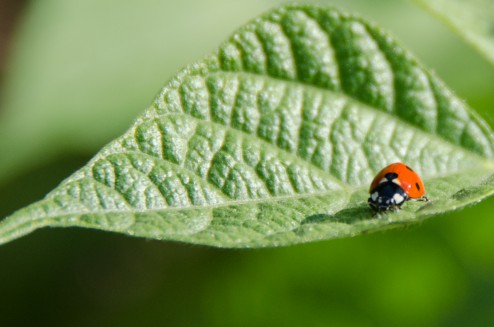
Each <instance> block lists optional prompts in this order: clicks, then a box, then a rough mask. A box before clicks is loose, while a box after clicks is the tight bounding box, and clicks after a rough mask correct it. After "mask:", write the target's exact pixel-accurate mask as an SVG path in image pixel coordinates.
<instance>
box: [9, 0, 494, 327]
mask: <svg viewBox="0 0 494 327" xmlns="http://www.w3.org/2000/svg"><path fill="white" fill-rule="evenodd" d="M44 3H48V2H47V1H38V2H32V5H33V7H30V8H28V11H27V13H26V21H25V22H26V23H29V21H30V20H32V19H34V18H36V20H40V23H39V24H34V25H30V26H28V25H24V24H21V25H20V31H21V36H22V35H26V34H32V35H33V36H32V37H31V38H27V39H25V40H26V41H25V43H26V44H25V45H24V46H23V47H22V48H23V49H24V50H22V51H20V50H19V47H18V50H17V51H15V52H14V54H15V55H14V56H13V57H12V60H13V61H12V62H15V61H16V60H20V59H19V56H20V57H23V56H32V57H33V58H34V57H35V56H36V52H35V51H34V50H36V49H37V48H34V46H35V45H36V44H35V43H40V42H43V43H44V45H45V46H50V45H52V44H53V42H45V39H44V38H43V37H41V36H40V35H37V34H36V33H41V32H43V33H45V32H44V31H45V30H53V29H54V28H53V27H52V25H51V24H53V23H55V22H58V23H59V24H60V27H58V28H62V29H63V28H64V27H67V26H69V25H70V24H71V21H74V18H75V16H76V15H77V14H78V11H77V10H70V6H69V5H68V2H67V1H64V3H65V4H66V5H64V6H61V5H59V6H57V8H52V9H46V10H42V7H43V6H44ZM106 3H109V2H108V1H107V2H106ZM153 3H154V4H157V3H160V6H163V8H165V9H162V10H161V12H164V11H165V12H166V13H168V14H169V15H170V16H171V17H174V16H177V17H178V16H179V15H178V13H180V10H178V9H175V8H174V7H175V6H177V5H178V6H181V5H180V2H171V1H170V2H166V1H155V2H153ZM201 3H204V5H203V6H202V7H200V6H199V7H198V11H199V14H197V15H196V16H193V17H195V18H192V19H187V20H186V21H184V26H185V27H184V28H183V29H182V30H181V33H180V35H178V34H177V40H179V41H178V42H182V45H178V46H175V47H173V48H172V49H171V50H169V51H177V55H176V57H177V58H178V59H177V61H176V62H175V63H174V62H173V61H172V60H169V58H167V56H165V55H163V53H164V52H161V54H159V55H158V56H157V57H160V58H159V59H160V60H159V62H162V63H165V64H170V67H173V68H169V70H167V71H166V72H163V73H162V74H161V75H160V76H158V77H156V76H154V75H153V74H154V73H146V74H143V75H141V76H144V78H142V79H140V80H138V79H134V78H133V79H131V81H132V83H133V84H134V85H135V87H139V85H140V83H147V82H148V80H147V79H148V78H155V81H156V83H157V84H156V85H151V86H150V87H151V90H150V89H146V88H143V89H142V90H141V91H142V92H147V93H146V94H141V95H139V96H138V98H139V99H141V100H132V101H135V102H134V103H133V104H132V105H129V106H128V107H127V106H126V108H130V109H129V110H136V111H134V112H132V113H122V114H123V115H126V117H127V119H129V121H123V120H125V119H122V122H120V124H121V125H120V127H115V129H114V130H113V132H112V134H107V135H106V136H104V137H101V138H100V139H99V141H94V143H93V145H89V146H84V147H78V146H76V144H85V142H87V141H88V140H91V137H92V136H91V135H98V133H94V134H93V133H91V132H92V131H84V130H83V129H79V131H80V132H77V133H76V134H78V135H80V136H81V139H80V140H79V141H77V142H75V141H74V143H73V144H75V145H74V146H70V149H69V150H71V151H78V152H80V151H81V149H82V151H84V153H86V154H87V153H93V152H94V151H96V150H97V148H98V147H99V146H101V145H102V144H104V143H105V142H106V141H107V140H109V139H111V138H112V137H113V136H114V135H117V134H119V133H120V132H122V131H123V129H124V128H125V127H126V126H128V125H129V124H130V122H131V120H132V119H133V118H132V117H135V115H136V114H137V111H139V110H142V108H144V107H146V106H147V104H149V103H150V100H151V99H152V97H153V95H154V93H155V91H152V89H154V90H156V91H157V90H158V89H159V88H160V87H161V86H162V85H161V83H162V81H163V80H166V78H167V77H170V76H171V75H172V74H173V72H174V71H177V70H178V69H180V68H181V66H183V65H184V64H186V63H188V62H192V61H193V60H194V58H200V57H202V55H203V54H204V53H207V52H209V51H210V50H211V48H212V47H214V46H215V45H216V44H218V42H219V41H221V40H222V39H224V38H225V37H226V36H227V35H228V34H229V32H230V31H233V29H234V28H235V27H236V26H239V25H240V24H241V23H243V22H245V21H247V20H248V19H250V18H251V17H254V16H256V15H258V14H260V13H262V12H263V11H265V10H267V9H268V8H270V7H272V6H274V5H275V4H274V3H273V2H272V1H262V2H261V1H259V2H257V3H256V2H254V3H253V2H252V1H235V2H231V1H223V2H222V1H204V2H201ZM328 3H329V1H328ZM189 4H190V2H187V3H186V4H185V7H187V8H185V9H183V14H184V16H180V17H187V15H188V14H191V13H193V10H194V8H195V6H192V5H189ZM330 4H334V5H338V6H340V7H342V8H345V9H346V10H348V11H357V12H360V13H361V14H362V15H364V16H366V17H370V18H373V19H374V20H375V21H377V22H378V23H379V24H380V25H381V26H383V27H384V28H386V29H387V30H390V31H392V32H393V33H394V34H397V35H398V38H399V39H401V40H402V43H403V44H405V45H406V46H407V47H408V48H411V49H412V50H413V51H414V52H415V54H416V55H417V57H419V58H420V59H421V60H422V61H424V62H425V63H426V65H427V66H429V67H432V68H434V69H435V70H436V72H437V73H438V75H439V76H440V77H442V78H443V79H445V80H446V83H447V84H448V85H450V86H452V88H453V89H454V90H455V91H456V93H457V94H459V95H460V96H461V97H462V98H464V99H466V101H467V102H468V103H469V104H470V105H471V106H472V107H474V108H475V109H477V110H478V111H480V112H481V113H482V115H483V116H484V117H486V118H487V120H488V121H489V122H490V123H491V126H492V122H493V120H492V117H494V112H493V111H491V110H492V108H493V106H492V103H493V102H494V96H493V92H492V87H493V85H494V73H493V70H492V67H490V66H488V65H487V64H486V63H485V61H483V60H482V59H481V58H479V57H478V56H477V55H476V52H475V51H473V50H472V49H469V48H468V46H466V45H464V44H463V43H462V42H461V41H460V40H459V39H458V38H457V37H456V36H455V35H453V34H452V33H450V32H449V31H448V30H447V28H445V27H444V26H442V25H441V24H440V23H439V22H436V21H434V20H433V19H432V18H430V17H428V16H427V14H425V13H421V12H420V9H418V8H414V7H412V6H411V5H410V4H409V3H408V2H405V1H395V0H389V1H379V2H378V1H367V0H362V1H352V2H349V1H335V2H331V3H330ZM122 5H123V6H130V4H122V3H121V2H119V3H118V4H114V5H113V6H110V5H103V4H101V3H100V2H98V4H95V5H94V7H93V8H91V9H88V10H87V13H86V14H87V16H85V18H80V19H78V20H77V22H79V23H80V27H78V29H79V28H80V29H81V30H83V29H84V28H85V27H84V26H85V24H89V25H90V24H93V23H94V22H95V21H94V20H93V19H91V17H93V16H92V14H94V15H96V14H98V13H99V15H100V16H101V21H100V23H99V25H100V28H99V30H98V31H100V32H101V33H96V34H95V35H94V36H93V37H97V36H98V35H100V34H101V35H104V31H105V29H108V28H110V27H111V26H112V24H113V25H116V26H118V27H119V28H118V29H119V30H122V31H123V32H126V31H127V32H128V31H129V30H130V29H131V28H129V27H125V25H126V24H127V23H128V22H130V21H132V20H131V19H123V20H120V21H118V20H115V17H114V16H112V15H117V14H116V13H115V12H118V10H117V9H118V7H119V6H122ZM134 5H135V6H136V7H135V8H133V9H132V10H131V11H132V14H130V16H131V17H134V18H135V20H134V25H136V26H139V25H141V26H145V25H146V24H147V23H149V22H148V21H147V19H148V18H149V15H145V14H143V15H140V14H139V10H138V8H141V9H142V8H144V7H146V6H149V4H146V3H143V2H134ZM155 8H156V7H147V9H146V10H148V11H149V12H152V11H153V9H155ZM55 9H56V10H55ZM206 9H207V10H206ZM60 11H62V13H63V14H60V13H59V14H58V19H56V20H53V17H52V16H53V15H54V14H55V13H57V12H60ZM189 11H190V12H189ZM69 12H70V13H72V16H71V15H68V13H69ZM157 12H158V11H157ZM82 13H84V11H81V14H82ZM91 13H92V14H91ZM43 15H45V17H44V18H43V19H42V16H43ZM237 15H238V16H237ZM156 16H160V13H159V12H158V13H157V14H156ZM64 17H65V18H66V21H65V20H64ZM199 18H201V19H199ZM183 19H185V18H183ZM167 21H173V19H164V20H163V21H162V23H163V24H165V23H166V22H167ZM139 22H140V23H139ZM196 23H197V25H196ZM58 28H57V29H58ZM136 28H137V27H136ZM213 28H214V30H213ZM55 30H56V29H55ZM167 30H173V32H176V31H177V30H178V29H177V28H164V31H165V32H166V31H167ZM46 33H47V34H48V35H51V34H50V33H48V32H46ZM81 33H82V32H81ZM160 33H164V32H163V31H160ZM177 33H178V32H177ZM189 33H190V34H189ZM124 34H125V33H124ZM208 37H210V38H211V39H206V38H208ZM109 39H113V38H111V37H110V38H109ZM180 40H182V41H180ZM18 42H21V40H20V39H18ZM95 42H96V41H95ZM157 42H158V41H156V39H152V40H150V43H149V44H155V45H157V44H159V43H157ZM203 42H204V43H203ZM126 43H127V44H129V46H132V43H131V42H126ZM29 44H31V46H33V48H32V47H30V46H29ZM105 44H107V43H105V42H101V43H100V46H102V47H103V46H104V45H105ZM201 45H202V46H203V47H202V48H201V47H200V46H201ZM186 46H187V47H191V48H185V47H186ZM112 47H113V46H112ZM192 47H197V48H192ZM110 48H111V47H110ZM62 49H63V48H62ZM117 49H118V47H117ZM100 51H102V52H108V51H111V49H105V48H103V50H100ZM150 51H151V52H152V50H150ZM62 52H63V51H62ZM23 53H24V54H23ZM126 53H127V51H115V54H123V55H125V54H126ZM147 58H148V59H144V61H146V60H149V57H147ZM112 60H114V61H117V59H116V58H114V57H112ZM120 61H121V62H123V63H126V62H127V61H125V60H120ZM149 61H150V60H149ZM77 62H79V61H75V63H77ZM40 65H42V64H40ZM154 65H157V63H151V62H149V66H150V67H153V66H154ZM19 66H23V65H21V64H19ZM28 67H29V65H28ZM91 67H94V68H95V69H96V71H93V72H91V70H89V68H91ZM124 67H127V69H131V68H132V67H130V66H128V65H123V67H122V69H124ZM63 68H64V67H63V66H61V67H60V69H62V70H63ZM30 70H31V69H28V68H26V70H23V71H25V72H26V73H29V71H30ZM117 70H118V69H117ZM139 70H140V69H139ZM85 71H87V75H84V77H82V76H81V78H82V80H81V81H78V82H77V83H85V84H89V85H94V86H95V90H93V91H92V92H96V91H97V90H98V89H99V88H100V87H101V85H99V84H97V82H98V81H97V78H96V79H93V78H91V75H93V74H97V72H98V71H99V68H98V65H87V66H86V68H85ZM10 72H11V73H12V70H11V71H10ZM122 74H129V73H124V72H122ZM136 74H140V73H139V72H138V73H136ZM104 75H105V74H101V75H94V76H98V77H99V78H102V76H104ZM129 75H132V73H130V74H129ZM151 75H152V76H151ZM164 75H167V76H164ZM26 76H28V77H29V76H30V75H29V74H28V75H25V77H23V79H24V80H28V79H29V78H28V77H26ZM115 76H116V77H117V78H116V80H114V81H113V82H105V83H108V90H109V89H113V86H112V84H111V83H115V85H118V84H119V83H126V81H125V80H122V77H118V76H122V75H115ZM126 76H128V75H126ZM11 78H12V77H11ZM46 78H49V76H47V77H46ZM37 79H38V80H40V81H41V82H43V79H39V78H37ZM84 80H85V81H84ZM127 82H128V81H127ZM72 83H74V82H72ZM150 84H153V83H151V82H150ZM4 87H5V88H8V87H11V86H9V85H8V84H4ZM32 88H33V87H31V89H32ZM116 88H117V89H118V90H120V88H121V86H116ZM129 90H130V91H129ZM133 90H134V89H132V88H130V87H129V88H127V89H125V92H124V91H123V90H122V92H118V91H117V93H118V94H119V99H118V100H119V101H122V102H123V103H127V102H126V101H128V102H129V103H130V102H131V101H130V100H128V99H129V98H127V100H123V99H126V97H127V96H129V97H130V96H135V95H133V94H132V92H131V91H133ZM88 92H89V91H88ZM101 92H102V94H103V93H105V92H104V90H101ZM149 92H150V93H149ZM75 94H78V93H77V92H75ZM97 94H98V93H97V92H96V93H94V94H91V92H89V94H83V95H81V96H80V98H84V97H85V96H86V95H87V97H89V98H91V97H93V98H96V95H97ZM62 95H63V96H65V95H67V96H68V97H69V99H68V98H64V99H63V101H62V102H67V101H69V100H70V92H68V91H67V94H65V93H62ZM62 95H60V96H62ZM24 96H27V94H24ZM83 100H84V99H83ZM70 101H72V103H76V104H77V103H78V101H76V100H70ZM88 101H93V100H91V99H89V100H88ZM106 101H110V100H106ZM113 101H115V99H113ZM107 103H108V102H107ZM99 108H103V107H101V106H100V107H99ZM2 109H3V112H2V115H3V117H1V118H2V119H3V118H4V117H7V110H5V109H6V108H5V107H4V108H2ZM84 110H90V109H87V108H86V109H84ZM101 110H102V109H101ZM122 110H124V109H122ZM79 115H80V114H79ZM35 122H36V120H35ZM105 123H107V124H108V125H110V122H106V121H105ZM116 123H117V122H116ZM33 125H36V124H33ZM2 126H6V125H2ZM3 128H4V127H2V130H3ZM31 128H32V126H31ZM108 128H112V129H113V127H111V126H108ZM103 129H104V128H103ZM74 131H77V129H76V128H74ZM70 132H71V131H67V134H63V135H64V136H63V138H65V139H71V137H68V136H67V135H69V134H70ZM86 132H88V133H86ZM26 133H27V132H26ZM99 135H101V134H99ZM60 138H62V137H57V138H52V139H51V140H53V139H54V141H56V142H55V144H57V142H61V141H60ZM98 138H99V137H98ZM63 141H64V142H65V140H63ZM64 142H62V143H64ZM47 147H51V145H50V146H48V145H47ZM2 153H4V155H5V154H6V153H8V152H7V151H6V150H5V149H3V150H2ZM28 153H29V154H30V155H32V156H30V157H29V158H28V160H29V162H30V163H29V165H30V167H33V166H35V167H36V169H32V170H31V171H30V172H29V174H25V175H23V176H18V177H16V178H14V177H13V176H9V177H10V178H9V180H8V184H7V183H3V184H2V185H3V186H2V187H1V188H0V199H1V200H0V203H1V206H0V210H2V216H5V215H6V214H8V213H9V212H11V211H13V210H14V209H16V208H19V207H21V206H22V205H25V204H27V203H29V202H32V201H33V200H35V199H37V198H40V197H41V196H43V195H44V194H45V193H46V192H47V191H49V190H50V189H52V188H53V187H54V186H55V185H56V184H57V183H58V182H59V181H60V180H61V179H62V178H63V177H64V176H67V175H68V173H69V172H70V171H71V170H75V169H76V168H77V167H80V166H81V165H82V164H83V163H84V160H85V159H84V157H83V158H80V157H68V158H67V157H65V158H64V159H63V160H58V161H56V162H55V161H51V162H50V164H46V165H43V166H40V165H39V164H38V163H37V162H38V160H39V159H43V158H38V156H36V155H34V153H32V152H28ZM56 153H59V156H60V155H61V154H60V151H56ZM51 159H52V160H54V157H53V156H52V157H51ZM46 160H48V159H47V158H44V161H46ZM19 162H20V161H19ZM19 168H21V167H19ZM19 171H20V170H19ZM7 175H10V173H8V174H7ZM493 210H494V201H493V200H487V201H485V202H484V203H482V204H480V205H478V206H476V207H474V208H471V209H469V210H468V211H459V212H456V213H454V214H448V215H446V216H445V217H444V218H439V219H436V220H433V221H431V222H428V223H427V224H424V225H423V226H420V228H410V229H406V230H403V231H394V232H391V233H378V234H373V235H369V236H363V237H360V238H356V239H348V240H339V241H330V242H321V243H316V244H310V245H304V246H297V247H288V248H280V249H270V250H255V251H239V250H217V249H210V248H204V247H197V246H188V245H177V244H173V243H162V242H144V241H142V240H140V239H132V238H127V237H123V236H118V235H112V234H106V233H101V232H94V231H84V230H73V231H70V230H69V231H64V230H57V231H55V230H54V231H50V230H44V231H41V232H39V233H36V234H34V235H32V236H29V237H27V238H24V239H22V240H19V241H18V242H14V243H12V244H8V245H6V246H3V247H0V258H1V260H2V269H1V270H0V280H1V282H0V290H1V291H2V301H1V302H0V313H1V316H2V324H5V325H16V326H22V325H24V326H32V325H39V324H51V325H54V326H57V325H58V326H88V325H95V324H98V325H113V326H135V325H137V324H139V325H141V326H155V325H159V324H166V325H169V326H191V325H194V326H232V325H236V326H242V325H244V326H251V325H254V324H256V323H257V324H258V325H265V326H266V325H285V326H290V325H293V326H295V325H301V324H303V325H305V324H312V325H315V326H326V325H329V324H332V325H335V326H372V325H382V326H386V325H388V326H397V325H398V326H416V325H420V326H445V327H446V326H448V327H449V326H486V325H493V324H494V314H493V313H492V307H494V300H493V299H494V278H493V277H492V276H494V259H493V257H492V253H493V252H494V240H493V238H492V230H494V220H493V219H492V211H493ZM467 212H468V214H467Z"/></svg>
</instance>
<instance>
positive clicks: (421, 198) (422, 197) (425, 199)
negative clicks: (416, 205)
mask: <svg viewBox="0 0 494 327" xmlns="http://www.w3.org/2000/svg"><path fill="white" fill-rule="evenodd" d="M416 200H417V201H423V202H428V201H429V198H428V197H426V196H425V195H423V196H421V197H420V198H417V199H416Z"/></svg>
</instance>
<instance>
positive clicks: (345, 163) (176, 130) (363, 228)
mask: <svg viewBox="0 0 494 327" xmlns="http://www.w3.org/2000/svg"><path fill="white" fill-rule="evenodd" d="M493 144H494V143H493V135H492V131H491V130H490V129H489V127H488V126H487V125H486V124H485V123H484V122H483V121H482V120H481V119H480V118H479V117H478V116H477V115H476V114H475V113H474V112H473V111H471V110H470V109H469V108H468V107H467V106H466V105H465V104H464V103H463V102H462V101H460V100H459V99H458V98H457V97H456V96H454V95H453V94H452V93H451V91H449V90H448V89H447V88H446V87H445V86H444V85H443V83H442V82H441V81H439V80H438V79H437V78H436V77H435V76H434V75H433V74H431V73H430V72H428V71H427V70H425V69H424V68H423V67H422V66H421V65H420V64H419V63H418V62H417V61H416V60H415V59H414V58H413V57H412V56H411V55H410V54H408V53H407V52H406V51H405V50H404V49H403V48H402V47H401V46H400V45H399V44H397V43H396V41H394V40H393V38H391V37H390V36H389V35H388V34H386V33H384V32H383V31H381V30H380V29H379V28H378V27H376V26H374V25H371V24H368V23H366V22H365V21H364V20H362V19H360V18H358V17H354V16H351V15H348V14H345V13H341V12H339V11H337V10H335V9H328V8H320V7H313V6H304V5H299V6H285V7H281V8H280V9H277V10H275V11H273V12H271V13H269V14H267V15H265V16H263V17H261V18H259V19H257V20H255V21H253V22H252V23H250V24H248V25H246V26H244V27H243V28H241V29H240V30H239V31H238V32H237V33H235V34H234V35H233V36H232V37H231V38H230V39H229V40H228V41H227V42H225V43H224V44H222V45H221V46H220V47H219V49H218V50H217V51H216V52H214V53H213V54H212V55H211V56H208V57H207V58H205V59H204V60H203V61H201V62H199V63H197V64H194V65H191V66H189V67H187V68H185V69H184V70H183V71H182V72H181V73H179V74H178V75H177V76H176V77H175V78H173V79H172V80H171V81H170V82H169V83H168V84H167V85H166V86H165V87H164V88H163V90H162V92H161V93H160V94H159V96H158V97H157V99H156V100H155V102H154V103H153V105H152V106H151V107H150V108H148V109H147V110H146V111H145V113H144V114H143V115H142V116H141V117H140V118H139V119H138V120H137V121H136V122H135V123H134V125H133V126H132V127H131V128H130V129H129V130H128V131H127V132H126V133H125V134H124V135H123V136H121V137H120V138H118V139H116V140H115V141H113V142H112V143H110V144H109V145H108V146H106V147H105V148H103V149H102V150H101V151H100V152H99V153H98V154H97V155H96V156H95V157H94V158H93V159H92V160H91V161H90V162H89V163H88V164H87V165H86V166H85V167H83V168H82V169H81V170H80V171H78V172H76V173H75V174H74V175H72V176H71V177H69V178H68V179H67V180H65V181H64V182H63V183H62V184H61V185H60V186H59V187H57V188H56V189H55V190H54V191H53V192H51V193H50V194H48V195H47V197H46V198H45V199H44V200H41V201H40V202H38V203H35V204H33V205H31V206H28V207H27V208H24V209H22V210H20V211H18V212H16V213H14V214H13V215H12V216H10V217H8V218H7V219H6V220H4V221H3V222H2V223H1V224H0V242H7V241H9V240H11V239H14V238H16V237H19V236H21V235H24V234H26V233H29V232H31V231H33V230H34V229H36V228H39V227H43V226H57V227H58V226H60V227H68V226H80V227H89V228H96V229H101V230H107V231H114V232H119V233H124V234H128V235H134V236H141V237H147V238H154V239H164V240H177V241H183V242H190V243H198V244H208V245H214V246H222V247H260V246H277V245H287V244H295V243H300V242H309V241H313V240H319V239H331V238H339V237H348V236H354V235H358V234H361V233H366V232H371V231H376V230H383V229H386V228H391V227H395V226H399V225H404V224H409V223H413V222H417V221H420V220H422V219H424V218H427V217H430V216H433V215H436V214H439V213H442V212H445V211H448V210H454V209H458V208H461V207H464V206H466V205H469V204H473V203H475V202H478V201H479V200H481V199H483V198H485V197H487V196H490V195H491V194H492V193H494V177H493V176H494V175H493V174H494V162H493V160H492V157H493V153H494V148H493ZM395 161H403V162H406V163H407V164H409V165H411V166H412V167H414V168H415V169H416V170H418V171H419V172H420V173H421V175H422V177H423V178H424V181H425V185H426V188H427V190H428V196H429V198H430V199H431V201H430V202H428V203H422V202H412V201H409V202H408V203H406V205H405V206H404V207H403V210H402V211H401V212H398V213H389V214H384V215H378V216H373V214H372V212H371V211H370V209H369V208H368V207H367V203H366V200H367V197H368V194H367V187H368V185H369V183H370V181H371V180H372V178H373V176H374V174H375V173H376V172H377V171H378V170H380V169H381V168H382V167H383V166H385V165H386V164H388V163H390V162H395ZM489 176H490V177H489Z"/></svg>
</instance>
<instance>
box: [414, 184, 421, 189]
mask: <svg viewBox="0 0 494 327" xmlns="http://www.w3.org/2000/svg"><path fill="white" fill-rule="evenodd" d="M415 186H417V190H419V191H420V185H419V183H415Z"/></svg>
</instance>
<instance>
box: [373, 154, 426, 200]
mask: <svg viewBox="0 0 494 327" xmlns="http://www.w3.org/2000/svg"><path fill="white" fill-rule="evenodd" d="M387 173H395V174H397V175H398V181H399V182H400V186H401V188H402V189H403V191H405V193H407V195H408V196H409V197H410V198H412V199H416V198H420V197H422V196H423V195H424V194H425V187H424V183H423V182H422V179H420V176H419V175H418V174H417V173H416V172H415V171H414V170H413V169H412V168H410V167H408V166H407V165H405V164H404V163H401V162H395V163H392V164H391V165H389V166H386V167H384V168H383V170H381V171H380V172H379V173H377V175H376V177H374V180H373V181H372V183H371V185H370V189H369V192H370V193H372V191H373V190H374V189H375V188H376V186H377V185H378V184H379V183H380V181H381V180H382V179H383V178H384V176H385V175H386V174H387Z"/></svg>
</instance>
